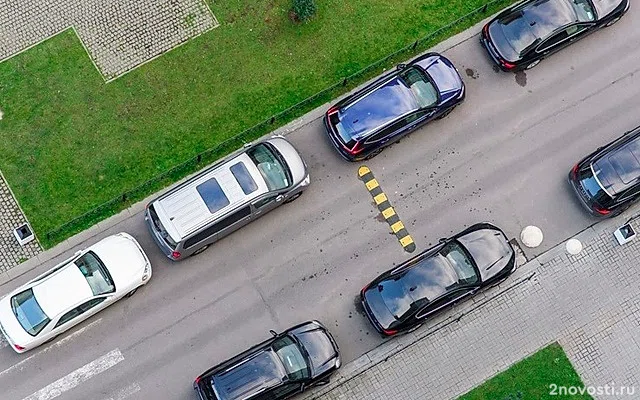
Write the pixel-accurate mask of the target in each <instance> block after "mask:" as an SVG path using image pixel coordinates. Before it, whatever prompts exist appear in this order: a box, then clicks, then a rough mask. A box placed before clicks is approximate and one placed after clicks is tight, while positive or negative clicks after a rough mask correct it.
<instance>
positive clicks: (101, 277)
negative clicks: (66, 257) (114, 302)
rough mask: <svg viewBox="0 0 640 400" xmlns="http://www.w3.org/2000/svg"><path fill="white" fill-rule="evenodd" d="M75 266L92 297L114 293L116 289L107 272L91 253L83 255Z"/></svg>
mask: <svg viewBox="0 0 640 400" xmlns="http://www.w3.org/2000/svg"><path fill="white" fill-rule="evenodd" d="M75 264H76V266H77V267H78V269H79V270H80V272H82V275H84V277H85V278H86V279H87V283H88V284H89V287H91V291H92V292H93V295H94V296H97V295H100V294H106V293H113V292H115V290H116V287H115V285H114V283H113V280H112V279H111V275H109V271H107V268H106V267H105V266H104V265H103V264H102V261H100V259H99V258H98V256H96V255H95V254H94V253H93V252H92V251H89V252H87V253H85V254H83V255H82V256H81V257H80V258H78V259H77V260H76V261H75Z"/></svg>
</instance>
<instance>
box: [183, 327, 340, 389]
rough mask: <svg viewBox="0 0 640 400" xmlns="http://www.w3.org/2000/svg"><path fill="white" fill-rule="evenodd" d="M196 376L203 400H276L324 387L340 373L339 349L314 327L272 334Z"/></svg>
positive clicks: (327, 332)
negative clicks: (338, 371)
mask: <svg viewBox="0 0 640 400" xmlns="http://www.w3.org/2000/svg"><path fill="white" fill-rule="evenodd" d="M271 334H272V335H273V337H272V338H270V339H268V340H266V341H264V342H262V343H260V344H258V345H256V346H253V347H252V348H250V349H249V350H247V351H245V352H243V353H242V354H239V355H237V356H235V357H233V358H231V359H229V360H227V361H225V362H223V363H222V364H219V365H217V366H215V367H213V368H211V369H209V370H207V371H205V372H204V373H203V374H202V375H200V376H198V377H197V378H196V380H195V382H194V383H193V388H194V389H195V390H196V392H198V395H199V396H200V398H201V399H202V400H240V399H243V400H244V399H247V400H248V399H251V400H280V399H286V398H288V397H290V396H293V395H294V394H296V393H301V392H303V391H304V390H305V389H306V388H308V387H310V386H314V385H318V384H325V383H328V382H329V376H330V375H331V374H332V373H333V372H334V371H335V370H336V369H338V368H340V355H339V354H338V345H337V344H336V342H335V340H334V339H333V337H332V336H331V334H330V333H329V331H327V329H326V328H325V327H324V326H323V325H322V324H321V323H319V322H318V321H309V322H305V323H303V324H300V325H297V326H294V327H293V328H290V329H288V330H286V331H285V332H282V333H280V334H277V333H276V332H274V331H271Z"/></svg>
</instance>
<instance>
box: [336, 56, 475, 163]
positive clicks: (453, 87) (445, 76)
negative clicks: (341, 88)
mask: <svg viewBox="0 0 640 400" xmlns="http://www.w3.org/2000/svg"><path fill="white" fill-rule="evenodd" d="M464 90H465V87H464V83H463V82H462V78H461V77H460V74H458V71H457V70H456V68H455V67H454V66H453V64H452V63H451V61H449V60H448V59H447V58H445V57H444V56H441V55H440V54H437V53H428V54H425V55H423V56H421V57H418V58H416V59H415V60H413V61H411V62H410V63H408V64H406V65H405V64H399V65H398V67H397V69H396V70H395V71H393V72H391V73H389V74H386V75H384V76H382V77H381V78H380V79H378V80H376V81H375V82H373V83H371V84H370V85H368V86H366V87H365V88H364V89H361V90H358V91H357V92H355V93H354V94H352V95H350V96H348V97H346V98H345V99H343V100H341V101H339V102H338V103H337V104H335V105H334V106H332V107H331V108H329V110H328V111H327V113H326V114H325V116H324V125H325V128H326V132H327V134H328V136H329V138H330V140H331V143H332V144H333V145H334V146H335V148H336V149H337V150H338V152H339V153H340V155H341V156H342V157H344V158H345V159H347V160H349V161H358V160H366V159H369V158H372V157H374V156H375V155H377V154H378V153H380V152H381V151H382V149H383V148H384V147H385V146H388V145H390V144H391V143H393V142H395V141H397V140H398V139H400V138H401V137H402V136H404V135H406V134H407V133H409V132H411V131H413V130H414V129H416V128H417V127H419V126H421V125H422V124H424V123H426V122H428V121H431V120H432V119H434V118H443V117H445V116H446V115H447V114H449V112H451V110H453V109H454V108H455V107H456V106H457V105H458V104H460V103H461V102H462V101H463V100H464V96H465V92H464Z"/></svg>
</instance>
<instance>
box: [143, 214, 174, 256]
mask: <svg viewBox="0 0 640 400" xmlns="http://www.w3.org/2000/svg"><path fill="white" fill-rule="evenodd" d="M144 222H145V223H146V224H147V229H148V230H149V234H150V235H151V237H152V238H153V241H154V242H155V243H156V244H157V245H158V247H159V248H160V250H161V251H162V253H163V254H164V255H165V256H167V258H168V259H170V260H171V261H175V259H174V258H173V257H172V256H171V254H172V253H173V250H172V249H170V248H169V246H167V244H166V243H165V242H164V240H163V239H162V238H161V237H160V232H158V231H157V230H156V229H155V227H154V226H153V221H152V220H151V216H150V215H149V210H148V209H147V210H145V212H144Z"/></svg>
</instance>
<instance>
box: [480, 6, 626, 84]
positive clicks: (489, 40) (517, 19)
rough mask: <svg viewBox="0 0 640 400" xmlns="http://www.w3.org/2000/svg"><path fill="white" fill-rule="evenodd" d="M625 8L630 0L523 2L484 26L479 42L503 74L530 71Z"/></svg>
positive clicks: (614, 18)
mask: <svg viewBox="0 0 640 400" xmlns="http://www.w3.org/2000/svg"><path fill="white" fill-rule="evenodd" d="M628 9H629V0H525V1H523V2H521V3H518V4H516V5H515V6H513V7H510V8H507V9H506V10H504V11H502V12H501V13H500V14H498V16H496V17H495V18H494V19H492V20H491V21H490V22H489V23H488V24H486V25H485V26H484V28H483V29H482V34H481V35H480V42H481V43H482V44H483V46H484V47H485V48H486V49H487V52H488V53H489V55H490V56H491V58H492V59H493V61H494V62H495V63H496V64H497V65H498V66H499V67H500V68H501V69H502V70H503V71H518V70H523V69H529V68H533V67H535V66H536V65H538V63H539V62H540V61H541V60H542V59H543V58H546V57H547V56H549V55H550V54H552V53H554V52H556V51H558V50H560V49H561V48H563V47H565V46H567V45H569V44H571V43H573V42H575V41H576V40H578V39H580V38H582V37H584V36H586V35H587V34H589V33H591V32H593V31H595V30H596V29H599V28H602V27H605V26H610V25H612V24H614V23H616V22H617V21H618V20H619V19H620V18H621V17H622V15H623V14H624V13H625V12H627V10H628Z"/></svg>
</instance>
